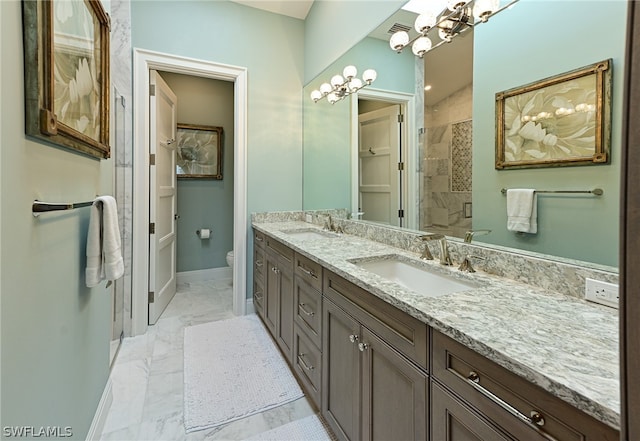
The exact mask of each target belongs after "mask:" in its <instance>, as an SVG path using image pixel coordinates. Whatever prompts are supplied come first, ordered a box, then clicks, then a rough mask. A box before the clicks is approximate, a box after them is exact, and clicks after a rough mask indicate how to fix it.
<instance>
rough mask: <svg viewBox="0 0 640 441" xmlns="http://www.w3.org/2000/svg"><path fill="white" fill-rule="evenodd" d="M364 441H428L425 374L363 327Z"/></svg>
mask: <svg viewBox="0 0 640 441" xmlns="http://www.w3.org/2000/svg"><path fill="white" fill-rule="evenodd" d="M361 340H362V341H361V342H360V343H359V350H360V351H361V352H362V363H363V366H362V406H363V407H362V439H363V440H381V441H384V440H391V439H393V440H395V441H404V440H407V441H409V440H425V439H427V434H428V433H429V431H428V424H427V403H428V399H427V393H428V390H427V389H428V386H429V383H428V380H427V374H426V372H423V371H421V370H419V369H418V368H417V367H415V366H414V365H413V364H412V363H411V362H409V360H407V359H406V358H405V357H403V356H402V355H400V354H399V353H398V352H396V351H395V350H393V349H392V348H391V347H390V346H389V345H387V344H386V343H385V342H384V341H382V340H381V339H380V338H378V337H377V336H376V335H375V334H373V333H372V332H371V331H369V330H368V329H367V328H365V327H364V326H363V327H362V338H361Z"/></svg>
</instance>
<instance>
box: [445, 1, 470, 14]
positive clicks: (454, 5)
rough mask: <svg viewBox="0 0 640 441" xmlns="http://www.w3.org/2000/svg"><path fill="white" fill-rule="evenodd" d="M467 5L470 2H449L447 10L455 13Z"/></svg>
mask: <svg viewBox="0 0 640 441" xmlns="http://www.w3.org/2000/svg"><path fill="white" fill-rule="evenodd" d="M467 3H469V2H468V1H462V0H448V1H447V8H449V10H450V11H452V12H453V11H456V10H457V9H458V8H462V7H463V6H464V5H466V4H467Z"/></svg>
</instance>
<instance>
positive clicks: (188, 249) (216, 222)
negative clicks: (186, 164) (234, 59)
mask: <svg viewBox="0 0 640 441" xmlns="http://www.w3.org/2000/svg"><path fill="white" fill-rule="evenodd" d="M161 75H162V78H163V79H164V80H165V81H166V82H167V84H168V85H169V87H170V88H171V90H173V92H174V93H175V94H176V96H177V98H178V123H184V124H198V125H207V126H219V127H222V129H223V130H224V133H223V136H222V143H223V144H222V153H223V155H222V180H213V179H178V214H179V215H180V219H178V222H177V241H176V255H177V258H176V269H177V271H178V272H182V271H195V270H201V269H209V268H221V267H226V266H227V261H226V256H227V252H228V251H229V250H231V249H232V248H233V180H234V179H233V178H234V176H233V142H234V138H235V136H234V132H233V119H234V118H233V83H232V82H230V81H221V80H212V79H209V78H199V77H193V76H188V75H180V74H175V73H168V72H162V73H161ZM200 228H209V229H211V231H212V235H211V238H210V239H207V240H201V239H200V238H199V237H198V236H197V235H196V230H199V229H200Z"/></svg>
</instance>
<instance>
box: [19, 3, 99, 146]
mask: <svg viewBox="0 0 640 441" xmlns="http://www.w3.org/2000/svg"><path fill="white" fill-rule="evenodd" d="M22 20H23V34H24V35H23V40H24V67H25V100H26V109H25V110H26V111H25V116H26V124H25V131H26V133H27V135H29V136H32V137H35V138H37V139H38V140H43V141H46V142H47V143H50V144H54V145H57V146H61V147H64V148H68V149H72V150H74V151H76V152H79V153H83V154H86V155H89V156H92V157H96V158H108V157H109V156H110V147H109V32H110V29H109V28H110V24H109V17H108V15H107V14H106V13H105V11H104V9H103V8H102V4H101V3H100V0H23V2H22Z"/></svg>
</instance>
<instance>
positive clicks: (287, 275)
mask: <svg viewBox="0 0 640 441" xmlns="http://www.w3.org/2000/svg"><path fill="white" fill-rule="evenodd" d="M277 275H278V302H277V304H278V319H277V320H276V334H275V336H276V342H277V343H278V346H280V349H281V350H282V352H283V353H284V355H285V358H286V359H287V361H288V362H289V363H291V360H292V356H293V309H294V308H293V269H292V268H291V265H287V264H285V263H283V262H280V264H279V265H278V267H277Z"/></svg>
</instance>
